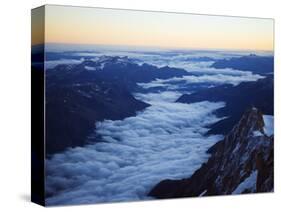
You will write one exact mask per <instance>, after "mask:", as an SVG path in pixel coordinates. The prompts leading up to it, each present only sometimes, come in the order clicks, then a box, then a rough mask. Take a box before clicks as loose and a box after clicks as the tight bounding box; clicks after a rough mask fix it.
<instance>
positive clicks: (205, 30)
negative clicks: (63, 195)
mask: <svg viewBox="0 0 281 212" xmlns="http://www.w3.org/2000/svg"><path fill="white" fill-rule="evenodd" d="M33 26H34V30H33V31H34V33H33V34H36V31H37V30H36V29H37V28H38V29H39V28H40V27H38V24H37V26H36V25H35V24H34V25H33ZM37 34H38V35H40V33H37ZM33 37H34V39H32V44H39V43H40V39H38V38H37V39H35V38H36V35H34V36H33ZM45 42H46V43H70V44H101V45H127V46H147V47H163V48H183V49H184V48H195V49H239V50H269V51H272V50H273V46H274V21H273V19H261V18H240V17H229V16H212V15H194V14H183V13H166V12H150V11H134V10H120V9H118V10H117V9H103V8H87V7H71V6H66V7H64V6H54V5H47V6H46V10H45Z"/></svg>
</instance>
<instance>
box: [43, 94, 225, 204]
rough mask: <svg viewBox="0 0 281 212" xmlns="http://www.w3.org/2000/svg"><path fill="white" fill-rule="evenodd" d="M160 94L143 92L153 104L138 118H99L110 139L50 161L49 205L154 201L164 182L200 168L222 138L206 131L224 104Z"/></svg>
mask: <svg viewBox="0 0 281 212" xmlns="http://www.w3.org/2000/svg"><path fill="white" fill-rule="evenodd" d="M159 95H160V96H161V95H162V97H160V98H158V97H159V96H157V94H151V95H150V97H144V96H142V95H139V96H138V98H144V99H146V100H148V101H149V102H150V103H152V106H151V107H148V108H147V109H146V110H144V111H143V112H140V113H138V115H137V116H135V117H129V118H126V119H124V120H118V121H111V120H106V121H103V122H99V123H98V124H97V133H98V134H99V135H101V136H102V138H103V140H104V142H100V143H96V144H93V145H88V146H85V147H77V148H74V149H69V150H67V151H65V152H63V153H60V154H55V155H54V156H53V157H52V158H51V159H50V160H47V162H46V169H47V170H46V175H47V177H46V188H47V193H49V194H53V196H52V197H50V198H48V199H47V204H48V205H56V204H79V203H97V202H111V201H125V200H126V201H130V200H139V199H148V197H147V196H146V194H147V193H148V192H149V191H150V189H151V188H152V187H153V186H154V185H156V184H157V183H158V182H159V181H161V180H163V179H167V178H170V179H180V178H183V177H188V176H190V175H191V174H192V173H193V172H194V171H195V170H196V169H198V168H199V167H200V165H201V164H202V163H203V162H204V161H206V160H207V158H208V155H207V154H206V150H207V149H208V148H209V147H210V146H212V145H213V144H214V143H216V142H217V141H218V140H220V139H221V138H222V136H220V135H213V136H204V133H206V132H207V130H208V129H207V127H206V126H207V125H209V124H211V123H214V122H216V121H218V120H219V119H218V118H217V117H216V116H215V115H213V114H212V112H213V111H214V110H216V109H218V108H220V107H223V106H224V103H212V102H207V101H205V102H199V103H193V104H181V103H172V102H171V101H172V93H169V92H168V93H165V94H159ZM175 95H177V94H175ZM156 99H160V100H157V101H156ZM161 99H162V101H161ZM167 99H168V100H170V102H165V101H166V100H167Z"/></svg>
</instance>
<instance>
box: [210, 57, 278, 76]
mask: <svg viewBox="0 0 281 212" xmlns="http://www.w3.org/2000/svg"><path fill="white" fill-rule="evenodd" d="M211 67H213V68H232V69H237V70H243V71H252V72H253V73H255V74H263V75H265V74H269V73H271V74H273V70H274V57H273V56H258V55H255V54H250V55H247V56H242V57H232V58H230V59H222V60H217V61H216V62H215V63H214V64H213V65H212V66H211Z"/></svg>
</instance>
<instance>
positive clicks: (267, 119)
mask: <svg viewBox="0 0 281 212" xmlns="http://www.w3.org/2000/svg"><path fill="white" fill-rule="evenodd" d="M263 121H264V133H265V134H266V135H267V136H272V135H273V133H274V119H273V116H270V115H263Z"/></svg>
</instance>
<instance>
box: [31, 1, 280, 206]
mask: <svg viewBox="0 0 281 212" xmlns="http://www.w3.org/2000/svg"><path fill="white" fill-rule="evenodd" d="M32 20H33V21H32V105H33V106H32V107H33V111H32V113H33V119H32V129H33V132H32V135H33V138H32V139H33V140H32V186H33V187H32V197H33V198H32V200H33V201H34V202H37V203H40V204H43V205H47V206H57V205H71V204H89V203H108V202H124V201H139V200H153V199H165V198H179V197H201V196H212V195H231V194H244V193H260V192H273V140H274V139H273V138H274V131H273V73H274V63H273V62H274V55H273V53H274V52H273V51H274V49H273V42H274V41H273V39H274V33H273V27H274V22H273V20H272V19H259V18H243V17H227V16H211V15H194V14H181V13H166V12H150V11H133V10H116V9H104V8H86V7H70V6H52V5H47V6H44V7H41V8H37V9H34V10H33V13H32ZM35 131H36V132H35ZM35 140H36V141H35Z"/></svg>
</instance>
